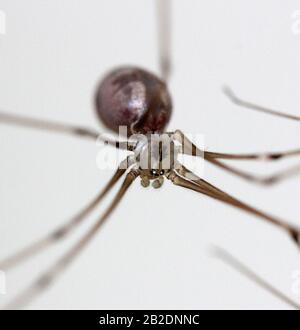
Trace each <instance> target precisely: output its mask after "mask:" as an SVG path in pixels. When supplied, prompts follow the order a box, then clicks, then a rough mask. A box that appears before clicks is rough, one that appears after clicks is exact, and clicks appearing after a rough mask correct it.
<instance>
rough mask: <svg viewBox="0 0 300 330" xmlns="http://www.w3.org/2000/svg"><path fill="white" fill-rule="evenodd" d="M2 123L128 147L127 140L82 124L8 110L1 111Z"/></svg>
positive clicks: (0, 118) (116, 146) (117, 146)
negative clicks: (112, 137) (39, 117)
mask: <svg viewBox="0 0 300 330" xmlns="http://www.w3.org/2000/svg"><path fill="white" fill-rule="evenodd" d="M0 123H5V124H10V125H15V126H21V127H27V128H33V129H39V130H42V131H47V132H55V133H61V134H67V135H73V136H77V137H80V138H89V139H92V140H94V141H96V140H97V139H100V140H101V141H103V142H105V143H106V144H109V145H111V146H113V147H115V148H118V149H119V148H120V149H125V150H127V149H128V147H127V142H121V141H114V140H111V139H106V138H103V137H101V135H100V134H99V133H98V132H97V131H95V130H93V129H91V128H86V127H82V126H75V125H70V124H64V123H59V122H56V121H49V120H42V119H36V118H31V117H27V116H21V115H15V114H9V113H7V112H2V111H0Z"/></svg>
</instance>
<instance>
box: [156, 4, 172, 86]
mask: <svg viewBox="0 0 300 330" xmlns="http://www.w3.org/2000/svg"><path fill="white" fill-rule="evenodd" d="M156 6H157V23H158V31H157V32H158V49H159V67H160V72H161V76H162V78H163V79H164V80H165V81H167V80H168V79H169V76H170V73H171V69H172V63H171V3H170V0H163V1H161V0H156Z"/></svg>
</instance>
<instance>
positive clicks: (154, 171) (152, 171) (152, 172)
mask: <svg viewBox="0 0 300 330" xmlns="http://www.w3.org/2000/svg"><path fill="white" fill-rule="evenodd" d="M150 173H151V175H154V176H156V175H158V173H157V171H156V170H151V172H150Z"/></svg>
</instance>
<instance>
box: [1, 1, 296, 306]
mask: <svg viewBox="0 0 300 330" xmlns="http://www.w3.org/2000/svg"><path fill="white" fill-rule="evenodd" d="M158 3H159V11H158V12H159V23H160V24H159V25H160V34H159V37H160V38H159V45H160V47H159V49H160V61H159V63H160V72H161V77H158V76H156V75H155V74H153V73H151V72H149V71H148V70H145V69H143V68H139V67H135V66H123V67H119V68H116V69H113V70H112V71H110V72H109V73H108V74H107V75H106V76H105V77H104V78H103V79H102V81H101V83H100V84H99V86H98V88H97V91H96V93H95V109H96V113H97V115H98V117H99V119H100V120H101V121H102V123H103V124H104V125H105V126H106V127H107V128H108V129H110V130H111V131H113V132H115V133H118V131H119V128H120V126H123V127H125V128H126V129H127V134H126V135H124V140H123V141H119V140H113V139H105V140H104V142H105V143H107V144H109V145H111V146H112V147H115V148H117V149H124V150H127V151H129V152H130V153H131V154H130V155H129V156H128V157H127V158H126V159H124V160H123V161H122V162H121V164H120V166H119V167H118V168H117V169H116V172H115V174H114V175H113V177H112V178H111V179H110V180H109V182H108V183H107V185H106V186H105V187H104V189H103V190H102V191H101V192H100V193H99V194H98V195H97V196H95V198H94V199H93V200H92V201H90V202H89V203H88V204H87V205H86V206H85V207H83V208H82V209H81V210H80V211H79V212H78V213H76V214H75V215H74V216H73V217H72V218H71V219H69V221H68V222H66V223H65V224H63V225H62V226H61V227H60V228H58V229H56V230H55V231H53V232H51V233H49V234H47V235H46V236H45V237H43V238H41V239H40V240H38V241H37V242H34V243H33V244H31V245H29V246H27V247H25V248H24V249H22V250H20V251H19V252H17V253H16V254H14V255H12V256H10V257H8V258H7V259H5V260H3V261H1V262H0V269H2V270H8V269H10V268H13V267H14V266H16V265H18V264H19V263H21V262H23V261H25V260H26V259H28V258H29V257H32V256H33V255H35V254H37V253H39V252H41V251H42V250H45V249H46V248H48V247H50V246H51V245H53V244H55V243H57V242H59V241H61V240H63V239H65V238H66V237H67V236H68V235H69V234H71V233H72V231H73V230H74V229H75V228H76V227H77V226H78V225H79V224H80V223H82V222H83V221H84V219H85V218H86V217H87V215H88V214H89V213H90V212H91V211H92V210H94V209H95V207H96V206H97V205H98V204H99V203H100V201H102V199H103V198H104V197H105V196H106V195H107V193H108V192H109V191H110V190H111V189H112V188H113V187H114V186H115V184H116V183H117V182H118V181H119V180H120V179H121V178H122V177H125V178H124V180H123V183H122V185H121V188H120V189H119V190H118V192H117V193H116V195H115V197H114V198H113V200H112V201H111V203H110V205H109V206H108V208H107V209H106V211H105V212H104V214H102V215H101V217H100V218H99V219H98V220H97V221H96V222H95V223H94V224H93V226H92V227H91V228H90V229H89V230H88V231H87V233H86V234H84V235H83V236H82V237H81V238H80V239H79V240H78V241H77V242H76V243H75V245H74V246H72V247H71V248H70V250H68V251H67V252H66V253H65V254H64V255H63V256H62V257H61V258H60V259H58V260H57V261H56V262H55V263H54V264H53V265H52V266H50V268H49V269H48V270H47V271H46V272H45V273H43V274H42V275H41V276H40V277H39V278H38V279H37V280H36V281H35V282H33V284H32V285H31V286H29V287H28V288H27V289H26V290H25V291H24V292H22V293H21V294H20V295H19V296H17V297H16V299H15V300H14V301H13V302H12V303H11V304H10V305H9V306H8V308H11V307H19V306H23V305H24V304H26V303H28V302H30V301H31V300H32V299H33V298H34V297H36V296H37V295H38V294H40V293H41V292H42V291H44V290H45V289H46V288H47V287H48V286H49V285H50V284H51V283H52V282H53V281H54V280H55V279H56V278H57V276H58V275H59V274H60V273H62V272H63V271H64V270H65V269H66V268H67V266H68V265H70V263H71V262H72V261H74V259H75V258H76V257H77V256H78V255H79V253H80V252H81V251H82V250H83V249H84V247H85V246H86V245H87V244H88V243H89V242H90V241H91V240H92V239H93V238H94V237H95V235H96V234H97V233H98V232H99V230H100V228H101V227H102V226H103V224H104V223H105V221H106V220H107V219H108V217H109V216H110V215H111V213H112V212H113V211H114V209H115V208H116V207H117V206H118V204H119V203H120V201H121V200H122V199H123V197H124V195H125V193H126V192H127V191H128V189H129V187H130V186H131V185H132V184H133V182H135V180H136V179H137V178H140V180H141V184H142V186H143V187H147V186H149V185H150V183H152V186H153V187H154V188H156V189H157V188H160V187H161V186H162V184H163V182H164V180H165V179H166V180H169V181H170V182H171V183H172V184H174V185H176V186H179V187H182V188H185V189H190V190H193V191H195V192H196V193H199V194H203V195H206V196H208V197H210V198H212V199H215V200H218V201H220V202H223V203H225V204H228V205H231V206H233V207H236V208H238V209H241V210H243V211H246V212H248V213H250V214H252V215H254V216H256V217H259V218H261V219H262V220H265V221H267V222H269V223H270V224H273V225H275V226H277V227H278V228H279V229H281V230H283V231H284V232H285V233H287V234H288V235H289V236H290V237H291V238H292V240H293V241H294V242H295V243H296V244H297V245H299V243H300V229H299V228H297V227H296V226H294V225H292V224H289V223H288V222H287V221H284V220H281V219H279V218H276V217H275V216H272V215H269V214H267V213H265V212H263V211H261V210H258V209H256V208H254V207H252V206H250V205H248V204H246V203H244V202H242V201H240V200H239V199H237V198H235V197H233V196H232V195H230V194H228V193H226V192H224V191H222V190H220V189H219V188H218V187H216V186H213V185H212V184H210V183H209V182H207V181H205V180H204V179H202V178H200V177H199V176H197V175H196V174H195V173H193V172H192V171H190V170H189V169H188V168H186V167H185V166H184V165H182V164H180V162H179V160H178V157H177V156H178V153H182V154H187V155H192V156H194V157H199V156H203V158H204V160H206V161H207V162H209V163H211V164H213V165H215V166H217V167H220V168H222V169H223V170H225V171H228V172H231V173H233V174H235V175H237V176H239V177H241V178H243V179H246V180H248V181H251V182H254V183H261V184H273V183H276V182H278V181H279V180H281V179H284V178H286V177H287V176H288V175H290V174H294V173H288V175H283V174H278V175H275V176H270V177H266V178H262V177H258V176H255V175H250V174H248V173H246V172H243V171H241V170H238V169H236V168H234V167H231V166H229V165H227V164H225V163H224V162H223V160H226V159H232V160H262V159H267V160H270V161H272V160H277V159H279V158H284V157H290V156H295V155H299V154H300V150H292V151H286V152H280V153H271V152H270V153H263V154H261V153H253V154H230V153H219V152H212V151H205V150H201V149H199V148H198V147H197V146H196V145H195V144H194V143H193V142H192V141H190V140H189V139H188V138H187V137H186V136H185V134H184V133H183V132H182V131H181V130H176V131H175V132H166V131H165V129H166V127H167V124H168V122H169V120H170V118H171V114H172V101H171V96H170V93H169V91H168V88H167V81H168V79H169V76H170V72H171V56H170V36H169V34H170V31H169V30H170V27H169V26H170V24H169V20H170V9H169V1H159V2H158ZM0 121H1V122H2V123H9V124H13V125H20V126H26V127H29V128H35V129H42V130H46V131H52V132H57V133H63V134H70V135H74V136H77V137H80V138H87V139H92V140H96V139H97V138H98V139H99V138H100V139H101V136H100V137H99V133H98V132H97V131H94V130H92V129H89V128H85V127H78V126H71V125H68V124H62V123H57V122H49V121H43V120H39V119H34V118H29V117H21V116H18V115H12V114H8V113H4V112H1V113H0ZM153 137H156V138H157V139H158V143H157V144H156V145H155V144H153ZM166 144H167V146H168V147H165V146H166ZM145 160H146V161H145Z"/></svg>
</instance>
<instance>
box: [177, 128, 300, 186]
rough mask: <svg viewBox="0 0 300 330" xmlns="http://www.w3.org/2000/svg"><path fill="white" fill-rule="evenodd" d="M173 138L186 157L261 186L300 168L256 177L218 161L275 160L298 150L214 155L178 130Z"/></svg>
mask: <svg viewBox="0 0 300 330" xmlns="http://www.w3.org/2000/svg"><path fill="white" fill-rule="evenodd" d="M173 137H174V138H175V139H176V140H177V141H179V142H180V143H181V144H182V145H183V153H184V154H187V155H193V156H200V155H202V156H203V157H204V159H205V160H206V161H208V162H209V163H211V164H213V165H215V166H217V167H219V168H221V169H223V170H225V171H227V172H230V173H232V174H234V175H236V176H239V177H241V178H243V179H245V180H247V181H250V182H253V183H257V184H262V185H271V184H275V183H278V182H279V181H282V180H284V179H287V178H289V177H291V176H294V175H296V174H299V173H300V166H294V167H291V168H288V169H286V170H283V171H279V172H277V173H275V174H272V175H269V176H258V175H254V174H251V173H248V172H246V171H242V170H240V169H237V168H235V167H233V166H230V165H227V164H225V163H224V162H222V161H220V160H219V158H220V159H243V160H247V159H248V160H251V159H252V160H253V159H262V158H264V159H269V160H276V159H279V158H283V157H286V156H295V155H298V154H299V155H300V150H293V151H288V152H286V153H269V154H268V153H266V154H240V155H239V154H226V153H215V152H209V151H203V150H200V149H199V148H198V147H197V146H196V145H195V144H194V143H193V142H191V141H190V140H189V139H188V138H187V137H186V136H185V135H184V134H183V132H181V131H180V130H176V131H175V133H174V135H173Z"/></svg>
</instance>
